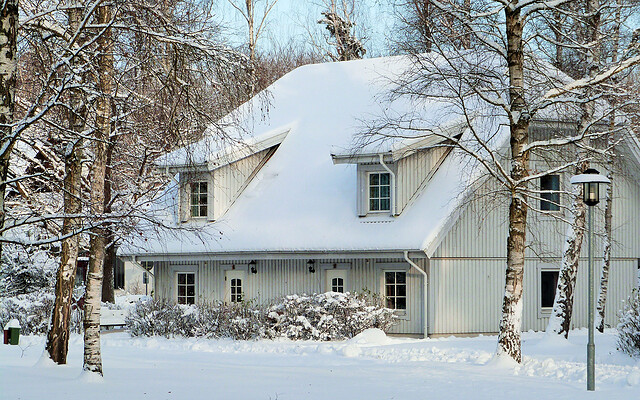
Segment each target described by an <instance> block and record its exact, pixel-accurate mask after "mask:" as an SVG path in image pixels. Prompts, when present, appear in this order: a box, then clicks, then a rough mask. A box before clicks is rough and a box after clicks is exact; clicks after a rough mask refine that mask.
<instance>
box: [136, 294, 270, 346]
mask: <svg viewBox="0 0 640 400" xmlns="http://www.w3.org/2000/svg"><path fill="white" fill-rule="evenodd" d="M263 316H264V312H262V311H261V310H260V309H259V308H256V307H252V306H251V305H250V303H240V304H232V305H225V304H222V303H205V304H200V305H188V306H187V305H179V304H173V303H168V302H166V301H158V300H151V301H146V302H139V303H138V304H137V305H136V307H135V308H133V309H132V310H131V312H130V313H129V315H128V316H127V318H126V319H125V322H126V324H127V329H128V330H129V332H131V335H133V336H165V337H173V336H185V337H194V336H195V337H207V338H223V337H224V338H232V339H241V340H247V339H256V338H259V337H262V336H263V333H262V332H263V331H264V328H263V326H264V318H263Z"/></svg>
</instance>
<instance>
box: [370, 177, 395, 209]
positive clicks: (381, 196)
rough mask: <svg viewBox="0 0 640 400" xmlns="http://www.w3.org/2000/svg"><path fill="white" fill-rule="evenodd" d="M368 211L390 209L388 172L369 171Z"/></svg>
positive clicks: (389, 178)
mask: <svg viewBox="0 0 640 400" xmlns="http://www.w3.org/2000/svg"><path fill="white" fill-rule="evenodd" d="M369 211H373V212H378V211H391V177H390V174H389V173H388V172H371V173H369Z"/></svg>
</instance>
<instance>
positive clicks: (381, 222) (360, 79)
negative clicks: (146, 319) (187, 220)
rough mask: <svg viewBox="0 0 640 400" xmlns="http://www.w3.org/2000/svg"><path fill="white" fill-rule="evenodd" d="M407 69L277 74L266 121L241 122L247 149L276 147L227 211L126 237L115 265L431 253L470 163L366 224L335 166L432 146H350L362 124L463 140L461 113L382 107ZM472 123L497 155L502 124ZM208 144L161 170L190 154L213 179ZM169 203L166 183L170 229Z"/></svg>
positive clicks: (355, 67) (390, 66) (175, 158)
mask: <svg viewBox="0 0 640 400" xmlns="http://www.w3.org/2000/svg"><path fill="white" fill-rule="evenodd" d="M410 62H411V61H410V60H409V59H408V58H406V57H386V58H377V59H367V60H358V61H350V62H340V63H328V64H315V65H308V66H304V67H300V68H298V69H296V70H294V71H292V72H290V73H289V74H287V75H285V76H284V77H282V78H281V79H280V80H278V81H277V82H275V83H274V84H273V85H272V86H271V87H270V88H269V89H268V91H269V95H270V97H271V98H272V101H271V103H270V104H269V107H268V108H269V113H268V115H266V116H262V115H259V114H257V113H259V111H258V110H259V109H260V107H257V106H255V105H251V104H248V105H245V106H244V107H245V108H246V109H244V110H240V112H244V113H245V114H246V115H247V117H246V118H247V119H246V124H247V126H250V130H251V131H252V132H253V134H254V137H255V138H254V139H253V142H252V144H253V145H257V144H259V143H266V144H273V143H274V140H276V141H277V142H278V143H279V147H278V149H277V151H276V152H275V154H274V155H273V156H272V157H271V159H269V161H268V162H267V163H266V164H265V165H264V167H262V169H261V170H260V171H259V172H258V174H257V175H256V176H255V177H254V178H253V180H252V181H251V182H250V184H249V185H248V186H247V187H246V188H245V190H244V191H243V192H242V193H241V194H240V196H239V197H238V198H237V200H236V201H235V203H234V204H233V205H232V206H231V208H230V209H229V210H228V212H227V213H225V214H224V215H223V216H222V217H221V218H220V219H219V220H217V221H215V222H208V223H206V224H202V225H201V226H200V229H197V230H194V231H172V230H160V232H158V229H157V228H156V229H148V230H145V232H147V233H145V235H144V236H134V237H133V238H132V239H131V238H130V240H129V242H128V243H127V244H125V245H123V246H122V247H121V248H120V254H122V255H130V254H136V255H142V256H143V255H160V254H202V253H256V252H301V251H306V252H348V251H391V250H421V251H425V252H427V254H430V253H431V252H432V251H434V250H435V246H436V245H437V243H438V240H439V238H440V234H441V233H442V232H443V230H444V227H446V226H448V225H450V224H451V221H452V219H453V218H454V216H455V211H456V209H457V206H458V204H459V202H460V201H461V199H462V198H463V196H462V194H463V192H464V190H465V188H467V187H468V185H469V182H470V181H471V180H472V179H473V177H472V176H471V173H472V172H470V171H473V170H474V168H469V163H470V162H472V161H471V160H470V159H469V157H468V156H465V155H464V154H462V152H460V151H458V150H454V151H453V152H452V153H451V154H450V155H449V156H448V157H447V158H446V159H445V161H444V162H443V163H442V164H441V165H440V166H439V168H438V170H437V172H436V173H435V174H434V175H433V176H432V177H431V181H430V183H429V184H428V185H427V187H426V188H425V189H424V190H423V192H422V193H420V194H419V196H417V198H416V200H415V201H414V202H413V203H412V204H411V206H410V207H407V208H406V209H405V210H404V211H403V212H402V213H401V214H400V215H399V216H397V217H391V216H380V217H364V218H363V217H359V216H358V212H357V204H356V199H357V190H358V187H357V176H356V172H357V166H356V165H354V164H348V163H337V164H334V162H333V160H332V155H333V156H334V157H336V156H339V155H340V154H342V155H347V154H369V153H389V154H391V155H394V157H393V158H394V159H397V158H401V157H403V156H406V155H407V154H410V153H411V152H412V151H415V150H416V149H417V148H421V147H423V146H428V145H432V144H433V143H434V142H437V141H438V140H439V139H434V138H433V137H429V136H424V131H423V132H422V133H418V134H416V136H415V137H410V136H409V137H407V136H406V135H405V136H403V137H400V138H398V137H394V138H388V140H383V141H374V142H367V143H362V142H359V139H357V138H358V133H361V132H362V131H363V127H365V126H366V125H367V121H372V120H374V119H376V118H377V117H379V116H380V115H392V114H394V115H402V114H408V113H414V114H418V115H419V116H420V118H419V123H420V124H422V125H421V126H423V127H425V126H427V127H431V128H432V129H444V130H446V129H454V128H455V129H460V121H461V119H460V118H461V116H462V113H461V112H460V111H459V110H458V109H457V108H456V107H454V106H452V105H451V103H450V102H447V101H445V100H438V99H431V100H425V99H416V98H412V97H409V96H404V97H401V98H398V99H395V100H392V101H388V97H387V95H388V93H389V91H390V89H391V88H392V87H393V82H394V81H395V80H396V79H397V78H399V77H402V74H403V73H404V72H405V71H406V69H407V67H408V66H409V65H410ZM247 110H251V111H250V112H247ZM492 113H495V112H494V111H490V112H489V114H492ZM479 115H480V116H479V117H478V118H477V119H476V121H477V124H479V125H478V126H477V127H478V128H479V129H478V131H479V132H486V134H487V135H491V137H492V138H493V139H492V140H491V141H492V142H493V143H494V145H495V146H501V145H503V144H504V143H505V141H506V139H507V138H508V129H505V128H504V126H503V125H500V124H503V123H504V119H503V118H496V117H495V115H493V114H492V116H491V117H489V118H486V117H487V116H488V114H487V115H484V117H483V116H482V113H479ZM416 121H418V119H416ZM465 123H466V120H465ZM467 131H468V129H467ZM461 132H462V130H461ZM488 137H489V136H488ZM208 141H210V139H204V140H203V142H201V143H198V144H196V145H194V146H192V148H190V149H185V150H180V151H178V152H174V153H171V154H170V155H168V156H167V157H165V158H164V159H163V160H162V161H161V162H160V164H162V163H164V165H166V166H179V165H183V164H184V157H185V155H186V154H188V153H189V154H190V157H191V158H192V160H193V159H194V158H195V159H197V160H198V161H200V162H201V163H209V167H210V169H211V167H212V165H211V162H212V160H215V159H216V157H219V155H220V154H228V153H229V150H225V149H219V148H216V149H215V151H208V152H205V151H203V149H209V150H211V148H212V147H213V146H214V145H213V143H209V142H208ZM359 144H360V145H359ZM258 147H260V146H258ZM263 147H264V146H263ZM194 149H195V150H194ZM198 149H199V150H198ZM354 149H355V150H354ZM233 151H237V148H236V149H235V150H233ZM233 151H232V152H233ZM231 159H234V157H231ZM177 198H178V189H177V185H176V184H173V185H170V186H169V187H168V188H167V190H166V193H165V197H163V199H162V200H160V202H162V204H164V205H166V206H167V207H166V208H164V210H165V214H163V218H164V219H165V223H166V224H167V225H172V226H179V221H178V217H177V216H176V215H177V203H178V200H177ZM161 208H163V207H161Z"/></svg>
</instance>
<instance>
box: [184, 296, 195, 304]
mask: <svg viewBox="0 0 640 400" xmlns="http://www.w3.org/2000/svg"><path fill="white" fill-rule="evenodd" d="M186 303H187V304H195V303H196V299H195V298H193V297H187V301H186Z"/></svg>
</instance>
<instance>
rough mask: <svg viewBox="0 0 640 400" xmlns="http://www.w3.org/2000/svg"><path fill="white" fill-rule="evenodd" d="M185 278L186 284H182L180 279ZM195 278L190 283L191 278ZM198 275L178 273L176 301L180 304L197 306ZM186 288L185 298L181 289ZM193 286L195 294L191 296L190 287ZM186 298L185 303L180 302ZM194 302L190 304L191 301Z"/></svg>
mask: <svg viewBox="0 0 640 400" xmlns="http://www.w3.org/2000/svg"><path fill="white" fill-rule="evenodd" d="M182 276H184V279H185V282H184V283H180V277H182ZM191 276H192V277H193V282H192V283H189V277H191ZM196 285H197V284H196V273H195V272H190V271H184V272H177V273H176V301H177V303H178V304H185V305H191V304H196V298H197V292H196ZM183 286H184V288H185V293H184V295H183V296H181V295H180V288H181V287H183ZM191 286H193V294H192V295H190V294H189V287H191ZM181 297H182V298H184V302H183V303H181V302H180V298H181ZM190 299H191V300H192V302H191V303H190V302H189V300H190Z"/></svg>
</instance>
